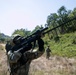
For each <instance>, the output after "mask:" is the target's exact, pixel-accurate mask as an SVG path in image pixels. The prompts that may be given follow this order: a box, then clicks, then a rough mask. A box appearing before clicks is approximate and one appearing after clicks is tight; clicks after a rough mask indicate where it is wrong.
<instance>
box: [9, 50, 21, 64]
mask: <svg viewBox="0 0 76 75" xmlns="http://www.w3.org/2000/svg"><path fill="white" fill-rule="evenodd" d="M21 55H22V54H21V53H20V52H17V51H14V52H13V53H12V52H11V51H9V52H8V58H9V61H10V63H17V61H18V60H19V59H20V57H21Z"/></svg>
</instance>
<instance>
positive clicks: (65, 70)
mask: <svg viewBox="0 0 76 75" xmlns="http://www.w3.org/2000/svg"><path fill="white" fill-rule="evenodd" d="M7 70H8V69H7V57H6V53H5V51H4V50H0V75H6V73H7ZM37 72H43V74H41V75H76V59H75V58H67V57H65V58H64V57H59V56H50V59H49V60H48V59H46V57H45V55H43V56H41V57H40V58H38V59H35V60H33V61H32V63H31V65H30V75H38V74H34V73H37Z"/></svg>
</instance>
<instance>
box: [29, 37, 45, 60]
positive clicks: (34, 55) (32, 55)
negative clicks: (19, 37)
mask: <svg viewBox="0 0 76 75" xmlns="http://www.w3.org/2000/svg"><path fill="white" fill-rule="evenodd" d="M38 47H39V49H38V50H37V51H33V52H31V53H30V59H36V58H38V57H40V56H42V55H43V53H44V52H45V50H44V41H43V40H42V39H41V38H40V39H39V40H38Z"/></svg>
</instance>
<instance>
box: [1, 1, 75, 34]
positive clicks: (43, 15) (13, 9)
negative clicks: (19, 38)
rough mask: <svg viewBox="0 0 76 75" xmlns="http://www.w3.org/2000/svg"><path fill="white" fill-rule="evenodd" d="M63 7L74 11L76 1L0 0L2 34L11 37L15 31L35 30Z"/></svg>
mask: <svg viewBox="0 0 76 75" xmlns="http://www.w3.org/2000/svg"><path fill="white" fill-rule="evenodd" d="M61 6H65V7H66V8H67V9H68V10H73V9H74V8H75V7H76V0H0V32H1V33H4V34H6V35H11V34H12V33H13V32H14V30H15V29H21V28H23V29H28V30H33V29H34V28H35V27H36V26H37V25H44V24H45V23H46V20H47V16H48V15H49V14H50V13H57V10H58V9H59V8H60V7H61Z"/></svg>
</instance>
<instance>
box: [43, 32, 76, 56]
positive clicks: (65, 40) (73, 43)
mask: <svg viewBox="0 0 76 75" xmlns="http://www.w3.org/2000/svg"><path fill="white" fill-rule="evenodd" d="M46 39H47V40H46ZM44 41H45V43H46V45H45V47H46V46H47V45H49V46H50V49H51V50H52V55H58V56H63V57H75V56H76V32H72V33H66V34H64V35H59V40H58V41H57V42H55V39H54V38H53V39H51V40H50V39H49V38H48V37H45V38H44Z"/></svg>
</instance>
